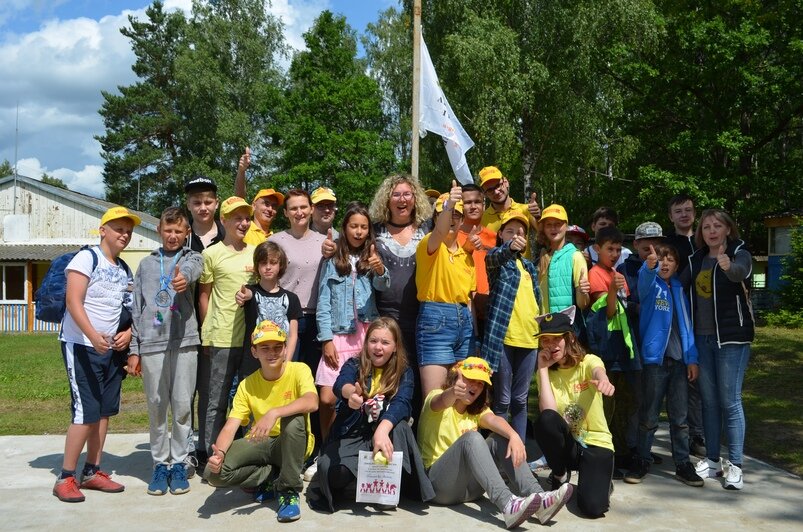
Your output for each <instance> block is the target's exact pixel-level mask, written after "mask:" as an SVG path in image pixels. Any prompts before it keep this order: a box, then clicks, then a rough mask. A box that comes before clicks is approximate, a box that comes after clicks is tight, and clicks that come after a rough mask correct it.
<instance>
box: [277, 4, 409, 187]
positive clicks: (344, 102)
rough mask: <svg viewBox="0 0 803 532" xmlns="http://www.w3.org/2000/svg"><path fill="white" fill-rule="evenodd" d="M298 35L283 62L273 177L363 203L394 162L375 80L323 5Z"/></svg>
mask: <svg viewBox="0 0 803 532" xmlns="http://www.w3.org/2000/svg"><path fill="white" fill-rule="evenodd" d="M304 41H305V43H306V45H307V50H305V51H302V52H298V53H296V55H295V56H294V57H293V60H292V63H291V65H290V72H289V82H288V89H287V92H286V96H285V105H284V108H283V116H282V124H283V125H282V131H281V133H280V137H279V138H280V141H279V145H280V147H281V155H280V157H279V159H278V163H277V164H278V170H279V172H278V175H277V176H276V178H275V180H274V185H279V186H280V187H287V188H289V187H292V186H296V187H301V188H305V189H307V190H312V189H313V188H315V187H317V186H319V185H326V186H329V187H332V188H333V189H334V190H335V192H336V193H341V194H342V193H344V192H345V193H346V195H345V198H347V199H348V200H359V201H363V202H365V203H368V202H370V200H371V198H372V197H373V195H374V192H375V191H376V187H377V185H378V184H379V182H380V181H381V180H382V178H383V177H384V176H385V175H386V174H387V173H388V172H389V171H390V170H391V169H392V168H393V167H394V156H393V145H392V144H391V143H390V142H389V141H388V140H385V138H384V133H385V130H386V126H387V120H386V118H385V116H384V114H383V112H382V97H381V94H380V92H379V85H378V84H377V82H376V81H375V80H373V79H371V78H370V77H368V76H367V75H366V74H365V67H366V65H365V63H364V61H361V60H359V59H357V42H356V36H355V34H354V32H353V30H352V29H351V28H350V27H349V26H348V25H347V24H346V20H345V18H344V17H342V16H335V15H333V14H332V13H331V12H329V11H324V12H323V13H321V15H320V16H319V17H318V18H317V19H316V21H315V23H314V24H313V26H312V28H310V30H309V31H307V32H306V33H305V34H304ZM341 197H344V196H341Z"/></svg>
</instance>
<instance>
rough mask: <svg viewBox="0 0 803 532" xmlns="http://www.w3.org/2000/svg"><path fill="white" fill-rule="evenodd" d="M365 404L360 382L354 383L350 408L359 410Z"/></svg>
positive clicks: (350, 397) (350, 396)
mask: <svg viewBox="0 0 803 532" xmlns="http://www.w3.org/2000/svg"><path fill="white" fill-rule="evenodd" d="M364 402H365V398H364V397H363V391H362V386H361V385H360V383H359V382H355V383H354V391H353V392H351V395H349V408H351V409H352V410H359V409H360V408H362V404H363V403H364Z"/></svg>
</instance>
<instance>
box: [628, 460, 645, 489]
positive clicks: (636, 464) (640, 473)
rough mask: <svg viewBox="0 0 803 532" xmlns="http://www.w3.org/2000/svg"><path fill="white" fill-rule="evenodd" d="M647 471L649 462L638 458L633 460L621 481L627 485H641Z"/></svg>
mask: <svg viewBox="0 0 803 532" xmlns="http://www.w3.org/2000/svg"><path fill="white" fill-rule="evenodd" d="M649 471H650V462H648V461H647V460H643V459H640V458H638V459H635V460H633V467H631V468H630V470H629V471H628V472H627V473H625V475H624V479H623V480H624V481H625V482H627V483H628V484H641V481H642V479H643V478H644V477H646V476H647V473H649Z"/></svg>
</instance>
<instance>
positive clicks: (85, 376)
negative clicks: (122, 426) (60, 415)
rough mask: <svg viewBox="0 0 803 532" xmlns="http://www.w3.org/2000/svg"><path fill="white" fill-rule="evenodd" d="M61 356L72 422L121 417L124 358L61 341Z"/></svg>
mask: <svg viewBox="0 0 803 532" xmlns="http://www.w3.org/2000/svg"><path fill="white" fill-rule="evenodd" d="M61 355H62V358H63V360H64V367H65V369H66V370H67V379H68V381H69V383H70V396H71V398H72V404H71V405H70V410H71V412H72V423H74V424H76V425H89V424H91V423H97V422H98V421H100V419H101V418H104V417H110V416H114V415H116V414H118V413H119V412H120V389H121V387H122V383H123V379H124V378H125V369H124V367H125V363H126V357H125V355H124V354H123V353H121V352H117V351H111V350H110V351H109V352H108V353H106V354H102V355H101V354H98V352H97V351H95V349H94V348H93V347H92V346H85V345H81V344H74V343H70V342H61Z"/></svg>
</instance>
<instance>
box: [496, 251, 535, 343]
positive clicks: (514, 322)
mask: <svg viewBox="0 0 803 532" xmlns="http://www.w3.org/2000/svg"><path fill="white" fill-rule="evenodd" d="M516 267H517V268H518V269H519V274H520V275H521V281H520V282H519V289H518V290H517V291H516V301H515V303H514V305H513V313H512V314H511V315H510V323H509V324H508V326H507V332H506V333H505V341H504V344H505V345H510V346H513V347H526V348H529V349H535V348H536V347H538V340H537V339H536V338H535V335H536V333H538V322H537V321H535V317H536V316H538V315H539V314H540V312H539V311H538V302H537V301H536V300H535V293H534V292H533V278H532V275H530V272H528V271H527V270H526V269H525V268H524V264H522V262H521V259H516Z"/></svg>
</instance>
